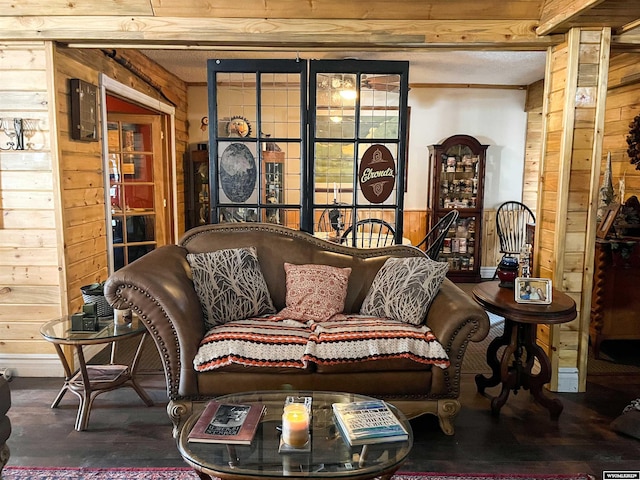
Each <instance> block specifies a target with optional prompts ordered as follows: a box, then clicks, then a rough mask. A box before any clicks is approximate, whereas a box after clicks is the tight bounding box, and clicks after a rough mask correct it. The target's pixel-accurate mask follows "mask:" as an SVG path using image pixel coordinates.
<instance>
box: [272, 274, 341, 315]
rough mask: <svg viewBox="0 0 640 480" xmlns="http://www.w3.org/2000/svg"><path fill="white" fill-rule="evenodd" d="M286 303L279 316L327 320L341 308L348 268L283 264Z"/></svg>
mask: <svg viewBox="0 0 640 480" xmlns="http://www.w3.org/2000/svg"><path fill="white" fill-rule="evenodd" d="M284 271H285V273H286V276H287V296H286V304H287V306H286V307H285V308H284V309H282V310H281V311H280V312H279V313H278V316H284V317H287V318H291V319H294V320H302V321H308V320H314V321H316V322H321V321H324V320H329V319H330V318H331V317H333V316H334V315H335V314H336V313H341V312H342V311H343V310H344V301H345V299H346V298H347V285H348V284H349V275H350V274H351V268H338V267H331V266H329V265H293V264H291V263H285V264H284Z"/></svg>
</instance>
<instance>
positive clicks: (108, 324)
mask: <svg viewBox="0 0 640 480" xmlns="http://www.w3.org/2000/svg"><path fill="white" fill-rule="evenodd" d="M146 330H147V328H146V327H145V326H144V323H142V322H141V321H140V320H139V318H138V317H137V316H135V315H134V316H133V320H132V321H131V323H130V324H127V325H116V324H115V323H114V321H113V317H101V318H99V319H98V327H97V330H73V329H72V322H71V316H66V317H62V318H58V319H55V320H51V321H49V322H47V323H45V324H44V325H42V327H40V333H41V334H42V336H43V337H44V338H46V339H47V340H49V341H50V342H54V343H62V344H67V345H77V344H81V345H90V344H94V343H108V342H111V341H113V340H115V339H122V338H125V337H132V336H135V335H139V334H141V333H144V332H146Z"/></svg>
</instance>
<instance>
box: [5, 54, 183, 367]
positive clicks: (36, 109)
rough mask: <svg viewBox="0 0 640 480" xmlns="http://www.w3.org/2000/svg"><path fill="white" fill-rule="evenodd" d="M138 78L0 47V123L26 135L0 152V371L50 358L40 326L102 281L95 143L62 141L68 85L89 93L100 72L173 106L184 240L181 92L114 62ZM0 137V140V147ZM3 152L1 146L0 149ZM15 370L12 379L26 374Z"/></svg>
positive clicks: (139, 58) (145, 62)
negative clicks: (29, 130) (23, 360)
mask: <svg viewBox="0 0 640 480" xmlns="http://www.w3.org/2000/svg"><path fill="white" fill-rule="evenodd" d="M121 54H122V56H123V58H125V59H126V60H127V61H128V62H129V63H130V64H132V65H136V66H137V67H138V68H139V69H140V70H141V71H143V72H144V75H145V79H143V78H140V77H139V76H137V75H135V74H133V73H132V72H131V71H130V70H129V69H127V68H126V67H125V66H123V65H121V64H119V63H117V62H115V61H114V60H113V59H111V58H109V57H107V56H106V55H105V54H104V53H103V52H102V51H101V50H73V49H67V48H64V47H55V46H54V45H53V44H52V43H50V42H7V43H3V44H2V45H0V98H1V99H2V101H1V102H0V118H10V119H13V118H14V117H15V118H25V119H29V120H30V121H31V122H32V123H33V124H34V125H35V126H36V130H35V135H33V137H30V138H28V139H27V140H26V142H29V143H32V144H33V146H32V148H30V149H27V150H23V151H6V150H1V151H0V219H1V220H0V328H1V329H2V331H3V335H2V339H1V340H0V360H1V361H0V365H2V366H7V367H8V366H11V361H9V362H8V361H7V360H6V359H7V358H17V357H20V356H22V355H26V356H28V355H31V354H49V355H53V354H54V350H53V347H52V346H51V345H50V344H49V343H48V342H46V341H44V340H42V338H41V336H40V333H39V329H40V326H41V325H42V324H43V323H44V322H46V321H48V320H51V319H54V318H57V317H59V316H61V315H64V314H67V313H69V312H73V311H77V310H79V309H80V306H81V305H82V296H81V292H80V287H81V286H82V285H85V284H88V283H92V282H95V281H100V280H104V279H106V277H107V250H106V221H105V220H106V219H105V208H104V185H103V171H102V160H101V143H100V142H89V143H87V142H76V141H72V140H70V137H69V125H70V123H71V122H70V118H69V88H68V80H69V78H81V79H83V80H86V81H88V82H90V83H92V84H94V85H98V75H99V73H100V72H104V73H106V74H107V75H109V76H110V77H111V78H114V79H116V80H117V81H119V82H121V83H123V84H125V85H128V86H130V87H132V88H134V89H136V90H138V91H140V92H143V93H145V94H146V95H149V96H150V97H152V98H156V99H158V100H162V101H164V102H165V103H169V102H167V98H165V97H164V96H163V95H161V94H160V93H159V92H158V91H157V90H155V89H154V88H153V87H151V86H150V85H149V83H148V82H147V81H146V79H151V81H152V82H153V83H154V84H155V85H159V86H160V87H161V89H162V90H163V93H165V95H166V97H169V98H170V99H171V101H172V102H173V103H174V104H175V106H176V116H175V120H176V160H177V171H178V178H177V184H178V187H179V188H178V204H179V206H178V212H176V216H177V221H178V225H179V231H180V232H183V231H184V188H183V184H184V181H183V157H184V153H185V152H186V149H187V120H186V119H187V115H186V111H187V96H186V84H184V82H182V81H181V80H179V79H177V78H176V77H175V76H173V75H171V74H170V73H169V72H167V71H166V70H164V69H162V68H161V67H159V66H158V65H156V64H155V63H153V62H152V61H151V60H149V59H148V58H146V57H144V56H143V55H141V54H140V53H138V52H135V51H124V52H122V53H121ZM6 140H7V138H6V137H4V136H3V135H2V134H1V133H0V142H6ZM0 146H2V147H3V148H4V146H5V143H0ZM26 370H28V368H26V367H25V368H24V369H23V370H21V371H18V374H19V375H30V374H32V373H33V372H28V371H26Z"/></svg>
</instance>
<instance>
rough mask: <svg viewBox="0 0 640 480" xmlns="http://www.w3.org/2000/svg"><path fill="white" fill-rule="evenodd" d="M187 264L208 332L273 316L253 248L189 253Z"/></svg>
mask: <svg viewBox="0 0 640 480" xmlns="http://www.w3.org/2000/svg"><path fill="white" fill-rule="evenodd" d="M187 261H188V262H189V265H190V266H191V271H192V274H193V284H194V287H195V290H196V293H197V294H198V298H199V299H200V304H201V305H202V312H203V314H204V322H205V325H206V327H207V330H208V329H210V328H212V327H214V326H215V325H221V324H223V323H226V322H230V321H232V320H243V319H245V318H250V317H256V316H258V315H264V314H268V313H275V308H274V307H273V302H272V301H271V296H270V295H269V290H268V288H267V282H266V281H265V279H264V276H263V275H262V270H260V263H258V255H257V253H256V249H255V248H254V247H248V248H235V249H228V250H218V251H215V252H205V253H190V254H188V255H187Z"/></svg>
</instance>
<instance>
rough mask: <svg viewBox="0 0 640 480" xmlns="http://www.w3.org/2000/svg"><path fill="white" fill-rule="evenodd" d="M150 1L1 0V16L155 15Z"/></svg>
mask: <svg viewBox="0 0 640 480" xmlns="http://www.w3.org/2000/svg"><path fill="white" fill-rule="evenodd" d="M151 4H152V2H151V1H150V0H126V1H125V2H123V1H122V0H99V1H86V0H85V1H80V2H70V1H69V0H0V16H4V15H7V14H10V15H11V16H18V17H19V16H36V15H126V16H131V15H133V16H136V15H153V14H154V11H153V8H152V5H151Z"/></svg>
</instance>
